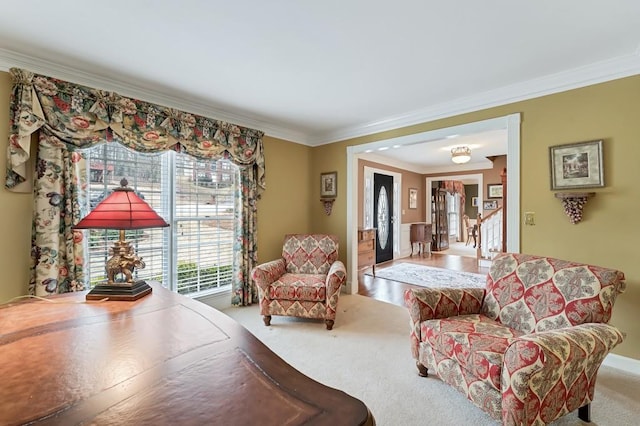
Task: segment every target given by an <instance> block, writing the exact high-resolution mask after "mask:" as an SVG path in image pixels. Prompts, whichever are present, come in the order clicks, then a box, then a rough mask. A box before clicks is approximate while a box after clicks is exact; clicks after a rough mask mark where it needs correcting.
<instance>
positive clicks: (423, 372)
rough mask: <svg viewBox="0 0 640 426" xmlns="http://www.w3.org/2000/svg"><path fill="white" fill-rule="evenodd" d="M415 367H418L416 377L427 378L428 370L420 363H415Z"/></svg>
mask: <svg viewBox="0 0 640 426" xmlns="http://www.w3.org/2000/svg"><path fill="white" fill-rule="evenodd" d="M416 367H418V376H420V377H427V376H429V373H428V369H427V367H425V366H424V365H422V363H420V361H416Z"/></svg>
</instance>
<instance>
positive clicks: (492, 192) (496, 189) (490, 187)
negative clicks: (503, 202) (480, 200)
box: [487, 183, 502, 198]
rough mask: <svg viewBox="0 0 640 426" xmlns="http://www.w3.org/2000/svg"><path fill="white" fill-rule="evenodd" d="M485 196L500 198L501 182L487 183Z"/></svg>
mask: <svg viewBox="0 0 640 426" xmlns="http://www.w3.org/2000/svg"><path fill="white" fill-rule="evenodd" d="M487 198H502V184H501V183H489V184H487Z"/></svg>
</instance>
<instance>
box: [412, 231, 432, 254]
mask: <svg viewBox="0 0 640 426" xmlns="http://www.w3.org/2000/svg"><path fill="white" fill-rule="evenodd" d="M432 239H433V236H432V235H431V224H430V223H412V224H411V226H410V227H409V242H410V243H411V256H413V245H414V244H415V243H418V254H424V253H425V251H426V252H427V253H431V241H432Z"/></svg>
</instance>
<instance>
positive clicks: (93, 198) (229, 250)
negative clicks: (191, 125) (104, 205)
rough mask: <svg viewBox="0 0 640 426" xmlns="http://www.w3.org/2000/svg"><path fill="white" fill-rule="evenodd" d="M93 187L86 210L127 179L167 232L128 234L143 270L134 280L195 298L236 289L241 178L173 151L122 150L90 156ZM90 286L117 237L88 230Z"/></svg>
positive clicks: (112, 146) (229, 167) (220, 165)
mask: <svg viewBox="0 0 640 426" xmlns="http://www.w3.org/2000/svg"><path fill="white" fill-rule="evenodd" d="M83 154H84V156H85V159H86V164H87V168H88V170H87V176H88V178H89V179H88V180H89V187H88V188H87V198H86V206H85V207H86V210H87V211H88V210H89V209H90V208H92V207H94V206H95V205H97V204H98V203H99V202H100V201H102V200H103V199H104V198H105V197H106V196H107V195H108V194H109V193H110V192H111V190H112V189H113V188H116V187H118V186H119V185H120V180H121V179H122V178H123V177H124V178H126V179H127V181H128V183H129V187H131V188H133V189H134V190H135V191H136V194H137V195H138V196H139V197H140V198H142V199H144V200H145V201H146V202H147V203H149V205H151V207H153V208H154V209H155V210H156V212H158V214H159V215H160V216H162V217H163V218H164V219H165V220H166V221H167V222H168V223H169V224H170V226H169V227H168V228H159V229H143V230H137V231H127V232H126V234H125V237H126V239H127V241H129V242H131V244H132V245H133V246H134V249H135V250H136V253H137V254H138V256H140V257H142V260H143V261H144V262H145V268H144V269H140V270H136V271H135V273H136V275H137V277H139V278H142V279H147V280H157V281H160V282H162V283H163V285H164V286H165V287H168V288H170V289H171V290H173V291H177V292H178V293H181V294H189V295H198V294H202V293H208V292H213V291H215V290H216V289H220V288H224V287H226V286H230V285H231V280H232V273H233V267H234V265H233V259H234V253H233V242H234V238H235V237H234V235H235V231H236V230H235V220H234V217H235V210H236V202H235V196H236V195H235V194H236V193H237V191H236V189H237V188H236V184H237V182H238V177H239V171H238V168H237V166H235V165H234V164H233V163H231V162H230V161H227V160H218V161H206V160H200V159H195V158H193V157H191V156H188V155H186V154H178V153H176V152H173V151H168V152H164V153H161V154H144V153H139V152H134V151H131V150H129V149H127V148H125V147H123V146H121V145H119V144H117V143H109V144H104V145H100V146H98V147H94V148H91V149H89V150H85V151H84V152H83ZM86 232H89V237H88V239H87V241H88V247H87V253H88V256H87V263H88V265H87V267H88V268H87V269H88V272H87V274H88V277H89V281H90V285H91V286H93V285H95V284H97V283H99V282H102V281H104V280H105V279H106V273H105V264H106V262H107V260H108V259H109V258H110V257H111V253H110V248H111V246H112V245H113V243H114V241H116V240H117V239H118V237H119V232H118V231H115V230H89V231H86Z"/></svg>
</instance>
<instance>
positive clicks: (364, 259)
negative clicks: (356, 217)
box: [358, 228, 376, 277]
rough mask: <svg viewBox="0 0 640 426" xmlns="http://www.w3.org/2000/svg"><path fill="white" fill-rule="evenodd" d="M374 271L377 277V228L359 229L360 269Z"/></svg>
mask: <svg viewBox="0 0 640 426" xmlns="http://www.w3.org/2000/svg"><path fill="white" fill-rule="evenodd" d="M369 266H371V268H372V269H373V276H374V277H375V276H376V228H368V229H365V228H358V269H362V268H368V267H369Z"/></svg>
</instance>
